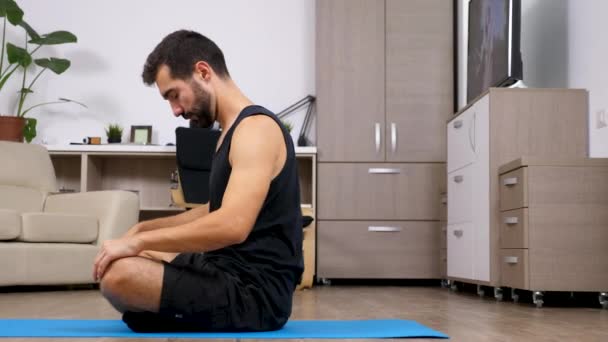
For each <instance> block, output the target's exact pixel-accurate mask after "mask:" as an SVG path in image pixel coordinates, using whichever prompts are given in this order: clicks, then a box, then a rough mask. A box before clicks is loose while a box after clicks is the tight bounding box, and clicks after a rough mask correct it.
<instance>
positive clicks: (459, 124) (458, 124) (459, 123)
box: [454, 120, 462, 129]
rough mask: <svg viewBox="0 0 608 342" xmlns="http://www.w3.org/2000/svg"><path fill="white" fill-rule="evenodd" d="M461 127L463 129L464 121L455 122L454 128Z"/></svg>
mask: <svg viewBox="0 0 608 342" xmlns="http://www.w3.org/2000/svg"><path fill="white" fill-rule="evenodd" d="M460 127H462V120H456V121H454V128H456V129H459V128H460Z"/></svg>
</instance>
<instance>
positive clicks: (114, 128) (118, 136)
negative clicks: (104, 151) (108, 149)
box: [106, 124, 122, 144]
mask: <svg viewBox="0 0 608 342" xmlns="http://www.w3.org/2000/svg"><path fill="white" fill-rule="evenodd" d="M106 135H107V136H108V143H109V144H113V143H120V142H121V141H122V127H120V126H119V125H118V124H110V125H109V126H108V128H106Z"/></svg>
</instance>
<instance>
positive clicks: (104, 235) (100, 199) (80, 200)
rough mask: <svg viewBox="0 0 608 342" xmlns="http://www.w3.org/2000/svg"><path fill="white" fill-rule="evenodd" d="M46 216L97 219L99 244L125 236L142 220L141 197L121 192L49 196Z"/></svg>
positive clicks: (46, 203)
mask: <svg viewBox="0 0 608 342" xmlns="http://www.w3.org/2000/svg"><path fill="white" fill-rule="evenodd" d="M44 212H45V213H56V214H76V213H77V214H79V215H86V216H91V217H95V218H97V220H98V222H99V234H98V238H97V241H96V243H97V244H99V243H101V242H103V241H105V240H109V239H116V238H118V237H120V236H122V235H123V234H124V233H125V232H126V231H127V230H129V228H131V227H132V226H133V225H134V224H136V223H137V221H138V220H139V197H138V196H137V195H136V194H134V193H132V192H130V191H122V190H105V191H89V192H77V193H70V194H58V195H50V196H48V197H47V199H46V202H45V205H44Z"/></svg>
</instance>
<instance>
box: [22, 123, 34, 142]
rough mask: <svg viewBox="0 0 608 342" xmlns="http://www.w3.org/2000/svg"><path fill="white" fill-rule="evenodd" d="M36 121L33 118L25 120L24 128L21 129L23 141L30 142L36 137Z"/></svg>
mask: <svg viewBox="0 0 608 342" xmlns="http://www.w3.org/2000/svg"><path fill="white" fill-rule="evenodd" d="M37 122H38V120H36V119H34V118H25V127H23V137H24V138H25V141H27V142H28V143H29V142H32V140H33V139H34V138H35V137H36V123H37Z"/></svg>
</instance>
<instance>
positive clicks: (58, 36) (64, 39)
mask: <svg viewBox="0 0 608 342" xmlns="http://www.w3.org/2000/svg"><path fill="white" fill-rule="evenodd" d="M23 15H24V14H23V10H22V9H21V8H19V6H18V5H17V3H16V2H15V1H14V0H0V25H2V46H1V47H0V51H1V54H0V98H3V99H6V98H8V95H7V94H6V91H4V92H3V91H2V89H3V87H4V86H5V85H6V82H7V81H8V80H9V78H10V77H11V76H13V75H15V72H16V71H17V70H20V71H21V76H22V78H21V89H20V90H19V92H18V94H19V95H18V96H19V101H18V107H17V112H16V113H14V115H12V116H11V115H1V114H2V113H0V140H13V141H23V138H24V137H25V139H26V141H27V142H31V141H32V139H34V137H35V136H36V123H37V122H36V119H34V118H28V117H26V114H27V113H28V112H29V111H30V110H32V109H34V108H36V107H40V106H45V105H49V104H56V103H65V102H74V103H77V104H80V105H82V106H84V107H86V106H85V105H84V104H82V103H79V102H76V101H73V100H70V99H66V98H59V99H57V100H56V101H50V102H44V103H40V104H36V105H34V106H31V107H28V108H26V106H25V103H26V99H27V96H28V95H29V94H31V93H33V92H34V91H33V90H32V88H33V86H34V84H35V83H36V81H37V80H38V79H39V78H40V76H41V75H42V74H43V73H44V72H45V71H46V70H51V71H52V72H54V73H55V74H57V75H59V74H62V73H63V72H65V71H66V70H67V69H68V68H69V67H70V64H71V63H70V61H69V60H67V59H63V58H55V57H47V58H38V59H33V55H34V54H35V53H36V51H38V50H39V49H40V48H41V47H42V46H45V45H56V44H65V43H75V42H76V41H77V38H76V36H75V35H74V34H72V33H70V32H67V31H55V32H51V33H48V34H43V35H39V34H38V33H37V32H36V31H35V30H34V29H33V28H32V27H31V26H30V25H29V24H28V23H27V22H25V20H23ZM7 22H8V23H10V24H11V25H13V26H15V27H20V28H22V29H23V31H24V35H25V37H24V44H23V47H19V46H17V45H14V44H12V43H10V42H5V39H6V30H7ZM30 45H31V46H33V48H31V49H30ZM5 56H6V57H5ZM35 66H38V67H40V68H42V69H41V70H40V71H39V72H37V73H36V76H35V77H34V79H33V80H32V81H31V82H29V83H28V82H27V72H26V71H27V69H28V68H35Z"/></svg>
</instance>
